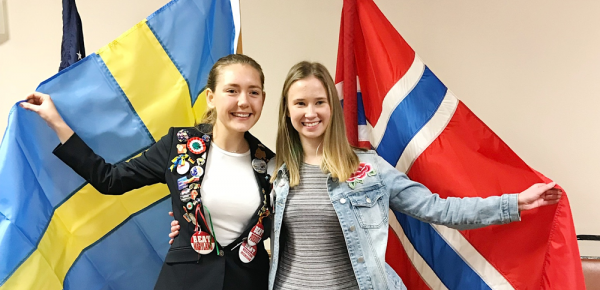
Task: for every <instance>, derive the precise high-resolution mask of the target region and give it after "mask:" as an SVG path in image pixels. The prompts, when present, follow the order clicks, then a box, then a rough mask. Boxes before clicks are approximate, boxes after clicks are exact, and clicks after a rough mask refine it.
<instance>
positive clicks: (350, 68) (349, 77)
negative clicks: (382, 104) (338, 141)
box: [342, 0, 358, 147]
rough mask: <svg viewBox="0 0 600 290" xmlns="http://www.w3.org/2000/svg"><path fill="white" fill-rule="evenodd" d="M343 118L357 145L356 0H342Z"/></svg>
mask: <svg viewBox="0 0 600 290" xmlns="http://www.w3.org/2000/svg"><path fill="white" fill-rule="evenodd" d="M342 14H343V15H344V17H343V18H344V19H343V21H344V32H343V33H344V44H343V45H344V87H343V92H344V120H345V122H346V135H347V136H348V141H349V142H350V144H351V145H352V146H357V147H358V109H357V100H356V99H357V96H356V78H357V75H356V63H355V62H356V58H355V57H354V29H355V27H354V26H355V23H356V19H357V9H356V0H344V7H343V8H342Z"/></svg>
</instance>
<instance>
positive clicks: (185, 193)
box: [179, 188, 193, 202]
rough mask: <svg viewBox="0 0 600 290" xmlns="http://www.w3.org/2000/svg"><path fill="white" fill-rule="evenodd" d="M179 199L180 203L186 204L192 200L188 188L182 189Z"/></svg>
mask: <svg viewBox="0 0 600 290" xmlns="http://www.w3.org/2000/svg"><path fill="white" fill-rule="evenodd" d="M179 199H181V201H182V202H188V201H190V200H192V199H193V197H192V195H191V190H190V189H189V188H184V189H183V190H182V191H181V192H180V193H179Z"/></svg>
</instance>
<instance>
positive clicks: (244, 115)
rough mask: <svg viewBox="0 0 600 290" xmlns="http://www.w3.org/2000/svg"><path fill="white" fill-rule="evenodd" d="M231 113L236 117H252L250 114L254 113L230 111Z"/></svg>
mask: <svg viewBox="0 0 600 290" xmlns="http://www.w3.org/2000/svg"><path fill="white" fill-rule="evenodd" d="M230 114H231V115H232V116H234V117H237V118H242V119H247V118H250V115H252V113H230Z"/></svg>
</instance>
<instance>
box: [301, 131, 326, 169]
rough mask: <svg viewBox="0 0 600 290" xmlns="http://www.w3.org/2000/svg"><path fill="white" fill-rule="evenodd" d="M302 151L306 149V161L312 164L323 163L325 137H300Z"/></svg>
mask: <svg viewBox="0 0 600 290" xmlns="http://www.w3.org/2000/svg"><path fill="white" fill-rule="evenodd" d="M300 142H302V151H304V162H305V163H308V164H312V165H321V161H322V160H323V138H320V139H310V140H307V139H305V138H302V137H300Z"/></svg>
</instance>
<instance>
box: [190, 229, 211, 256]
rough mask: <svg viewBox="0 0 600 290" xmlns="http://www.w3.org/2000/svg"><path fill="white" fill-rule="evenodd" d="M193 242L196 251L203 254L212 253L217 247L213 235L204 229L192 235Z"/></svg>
mask: <svg viewBox="0 0 600 290" xmlns="http://www.w3.org/2000/svg"><path fill="white" fill-rule="evenodd" d="M191 244H192V248H194V251H196V252H197V253H198V254H201V255H206V254H210V252H212V251H213V250H214V249H215V242H214V241H213V239H212V237H211V236H210V235H209V234H208V233H205V232H202V231H198V232H195V233H194V234H193V235H192V239H191Z"/></svg>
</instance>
